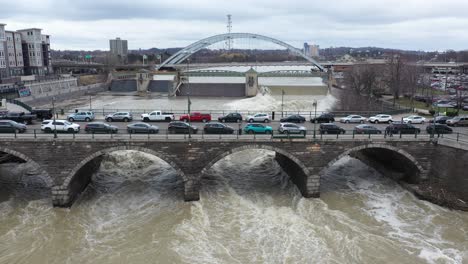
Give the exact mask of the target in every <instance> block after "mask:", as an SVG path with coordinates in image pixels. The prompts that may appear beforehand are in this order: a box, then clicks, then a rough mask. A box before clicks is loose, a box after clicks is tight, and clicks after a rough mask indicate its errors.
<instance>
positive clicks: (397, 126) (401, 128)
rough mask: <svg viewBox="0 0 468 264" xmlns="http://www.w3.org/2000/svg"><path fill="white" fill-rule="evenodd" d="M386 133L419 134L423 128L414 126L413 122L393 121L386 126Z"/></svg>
mask: <svg viewBox="0 0 468 264" xmlns="http://www.w3.org/2000/svg"><path fill="white" fill-rule="evenodd" d="M385 133H386V134H389V135H393V134H400V133H401V134H419V133H421V129H419V128H417V127H414V126H413V125H411V124H406V123H401V122H393V123H392V124H390V125H389V126H387V127H386V128H385Z"/></svg>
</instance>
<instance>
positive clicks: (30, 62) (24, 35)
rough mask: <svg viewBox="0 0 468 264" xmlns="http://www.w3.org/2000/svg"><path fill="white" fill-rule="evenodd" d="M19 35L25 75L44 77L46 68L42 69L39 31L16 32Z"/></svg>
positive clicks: (34, 29)
mask: <svg viewBox="0 0 468 264" xmlns="http://www.w3.org/2000/svg"><path fill="white" fill-rule="evenodd" d="M18 32H19V33H21V39H22V43H23V58H24V72H25V74H26V75H45V74H46V73H47V67H44V59H43V57H42V56H43V52H42V35H41V29H39V28H30V29H22V30H18Z"/></svg>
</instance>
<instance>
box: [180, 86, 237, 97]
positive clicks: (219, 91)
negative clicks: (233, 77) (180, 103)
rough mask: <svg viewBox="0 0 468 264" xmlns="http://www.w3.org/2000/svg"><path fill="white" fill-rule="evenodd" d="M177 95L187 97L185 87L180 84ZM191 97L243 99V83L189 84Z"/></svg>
mask: <svg viewBox="0 0 468 264" xmlns="http://www.w3.org/2000/svg"><path fill="white" fill-rule="evenodd" d="M177 95H187V85H186V84H182V85H181V87H180V88H179V92H178V94H177ZM190 95H191V96H215V97H244V96H245V84H243V83H191V84H190Z"/></svg>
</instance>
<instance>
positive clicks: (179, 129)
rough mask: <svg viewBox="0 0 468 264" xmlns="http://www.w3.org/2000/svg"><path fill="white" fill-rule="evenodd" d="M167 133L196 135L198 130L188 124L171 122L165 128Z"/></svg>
mask: <svg viewBox="0 0 468 264" xmlns="http://www.w3.org/2000/svg"><path fill="white" fill-rule="evenodd" d="M167 130H168V132H169V133H171V134H188V133H189V132H190V134H196V133H197V132H198V128H197V127H196V126H192V125H190V124H189V123H186V122H181V121H173V122H171V123H169V126H168V128H167Z"/></svg>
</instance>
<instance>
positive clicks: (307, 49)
mask: <svg viewBox="0 0 468 264" xmlns="http://www.w3.org/2000/svg"><path fill="white" fill-rule="evenodd" d="M304 54H305V55H306V56H309V57H319V56H320V46H319V45H314V44H312V45H309V43H307V42H305V43H304Z"/></svg>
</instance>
